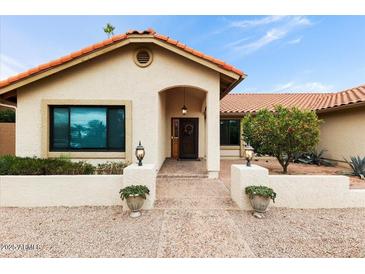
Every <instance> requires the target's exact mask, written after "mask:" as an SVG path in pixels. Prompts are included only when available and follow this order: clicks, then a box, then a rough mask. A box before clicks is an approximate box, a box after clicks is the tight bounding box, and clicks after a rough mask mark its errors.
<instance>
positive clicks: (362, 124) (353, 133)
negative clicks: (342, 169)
mask: <svg viewBox="0 0 365 274" xmlns="http://www.w3.org/2000/svg"><path fill="white" fill-rule="evenodd" d="M318 116H319V118H320V119H322V120H323V123H322V125H321V132H320V133H321V136H320V143H319V148H320V149H326V150H327V152H326V153H325V157H327V158H329V159H334V160H340V161H343V160H344V157H345V158H347V159H348V158H349V157H350V156H356V155H360V156H362V157H365V106H362V107H360V108H356V109H355V108H354V109H348V110H342V111H336V112H329V113H323V114H319V115H318Z"/></svg>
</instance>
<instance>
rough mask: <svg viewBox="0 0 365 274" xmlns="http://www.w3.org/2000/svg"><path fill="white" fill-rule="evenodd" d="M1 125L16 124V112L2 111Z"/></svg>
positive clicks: (0, 114)
mask: <svg viewBox="0 0 365 274" xmlns="http://www.w3.org/2000/svg"><path fill="white" fill-rule="evenodd" d="M0 123H15V111H14V110H12V109H6V110H0Z"/></svg>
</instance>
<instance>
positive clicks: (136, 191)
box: [119, 185, 150, 218]
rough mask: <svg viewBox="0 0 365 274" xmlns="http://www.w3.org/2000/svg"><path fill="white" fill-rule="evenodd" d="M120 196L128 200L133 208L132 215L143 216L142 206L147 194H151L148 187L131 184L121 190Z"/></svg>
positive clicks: (129, 205)
mask: <svg viewBox="0 0 365 274" xmlns="http://www.w3.org/2000/svg"><path fill="white" fill-rule="evenodd" d="M119 194H120V198H122V200H124V199H126V200H127V205H128V207H129V209H130V210H131V214H130V216H131V217H132V218H137V217H139V216H141V208H142V207H143V204H144V201H145V200H146V194H147V195H148V194H150V190H149V189H148V187H146V186H143V185H131V186H127V187H125V188H122V189H121V190H120V191H119Z"/></svg>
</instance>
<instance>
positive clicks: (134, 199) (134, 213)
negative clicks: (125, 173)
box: [127, 195, 145, 218]
mask: <svg viewBox="0 0 365 274" xmlns="http://www.w3.org/2000/svg"><path fill="white" fill-rule="evenodd" d="M144 200H145V199H144V198H143V197H141V196H139V195H136V196H129V197H128V198H127V205H128V207H129V209H130V210H131V214H130V215H129V216H131V217H132V218H137V217H139V216H141V209H142V207H143V204H144Z"/></svg>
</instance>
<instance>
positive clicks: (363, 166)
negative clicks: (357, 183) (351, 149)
mask: <svg viewBox="0 0 365 274" xmlns="http://www.w3.org/2000/svg"><path fill="white" fill-rule="evenodd" d="M350 159H351V161H348V160H346V159H345V161H346V162H347V163H348V164H349V166H350V167H351V169H352V173H353V174H354V175H356V176H359V177H360V178H361V179H363V180H364V179H365V157H363V158H361V157H360V156H352V157H350Z"/></svg>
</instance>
